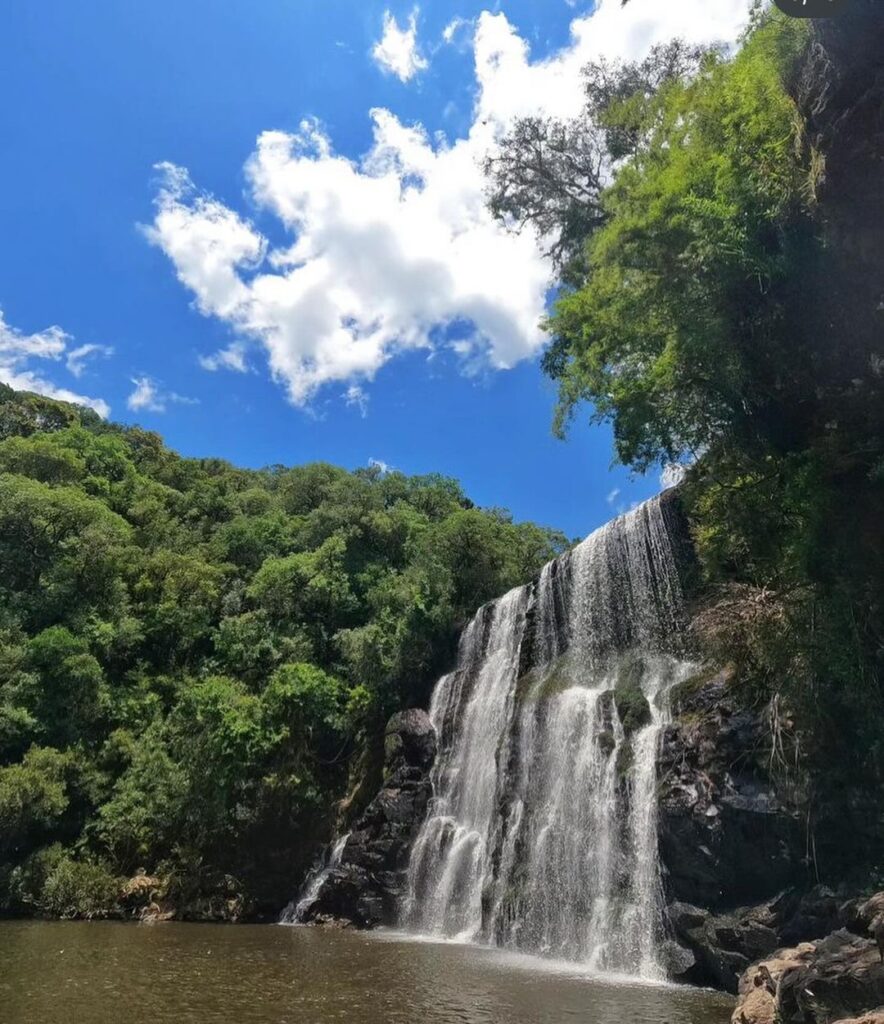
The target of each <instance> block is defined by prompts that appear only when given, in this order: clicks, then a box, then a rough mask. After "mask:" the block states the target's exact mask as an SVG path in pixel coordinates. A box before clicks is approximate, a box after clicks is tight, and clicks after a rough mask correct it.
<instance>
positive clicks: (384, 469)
mask: <svg viewBox="0 0 884 1024" xmlns="http://www.w3.org/2000/svg"><path fill="white" fill-rule="evenodd" d="M368 465H369V467H370V468H372V469H377V470H379V471H380V473H381V476H386V475H387V473H392V472H393V468H394V467H393V466H391V465H390V463H389V462H384V460H383V459H369V460H368Z"/></svg>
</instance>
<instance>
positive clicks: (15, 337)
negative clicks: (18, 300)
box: [0, 310, 110, 419]
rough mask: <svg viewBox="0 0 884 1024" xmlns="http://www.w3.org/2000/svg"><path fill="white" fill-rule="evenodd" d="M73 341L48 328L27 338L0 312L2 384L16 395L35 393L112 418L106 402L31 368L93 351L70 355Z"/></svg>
mask: <svg viewBox="0 0 884 1024" xmlns="http://www.w3.org/2000/svg"><path fill="white" fill-rule="evenodd" d="M71 341H73V338H72V337H71V335H70V334H68V333H67V332H65V331H63V330H62V329H61V328H60V327H57V326H53V327H47V328H46V329H45V330H42V331H37V332H36V333H35V334H24V333H23V332H22V331H20V330H18V329H17V328H15V327H12V326H11V325H10V324H8V323H7V322H6V319H5V317H4V316H3V311H2V310H0V382H2V383H4V384H8V385H9V387H11V388H14V389H15V390H16V391H33V392H34V393H35V394H38V395H44V396H45V397H46V398H56V399H58V400H59V401H62V402H73V403H74V404H76V405H85V406H86V407H87V408H89V409H94V410H95V412H97V413H98V415H99V416H102V417H104V418H105V419H107V417H108V416H109V415H110V406H109V405H108V404H107V402H105V401H104V399H101V398H90V397H88V396H87V395H80V394H77V392H75V391H71V390H70V389H68V388H65V387H59V386H58V385H57V384H54V383H53V382H52V381H50V380H47V379H46V377H45V376H44V375H43V374H42V373H41V372H40V371H38V370H35V369H34V368H33V367H32V366H31V365H30V363H31V361H32V360H35V359H39V360H51V361H53V362H58V361H60V360H61V359H62V358H63V357H65V356H67V358H68V360H70V359H71V358H72V357H75V356H76V353H77V352H81V350H82V349H89V348H92V347H93V346H89V345H81V346H80V348H79V349H72V350H70V351H68V345H69V343H70V342H71ZM96 347H100V346H96ZM81 354H82V352H81ZM74 362H75V364H76V358H74ZM69 368H70V367H69ZM74 376H78V374H76V373H75V374H74Z"/></svg>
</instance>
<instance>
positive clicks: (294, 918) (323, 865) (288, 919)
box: [279, 832, 350, 924]
mask: <svg viewBox="0 0 884 1024" xmlns="http://www.w3.org/2000/svg"><path fill="white" fill-rule="evenodd" d="M349 838H350V833H349V832H348V833H347V834H346V835H343V836H341V837H340V838H339V839H337V840H336V841H335V842H334V843H332V844H330V845H329V846H327V847H326V848H325V850H324V852H323V855H322V857H321V858H320V859H319V862H318V863H317V864H314V866H313V867H312V868H311V870H310V873H309V874H308V875H307V877H306V878H305V879H304V884H303V885H302V886H301V891H300V892H299V893H298V895H297V896H296V897H295V899H293V900H292V902H291V903H289V905H288V906H287V907H286V908H285V910H283V912H282V914H280V917H279V923H280V924H302V923H304V920H305V918H304V912H305V911H306V910H308V909H309V908H310V907H312V906H313V904H314V903H315V902H316V899H317V897H318V896H319V893H320V890H321V889H322V886H323V884H324V882H325V880H326V879H327V878H328V876H329V875H330V874H331V873H332V871H334V869H335V868H336V867H338V865H339V864H340V863H341V857H342V856H343V854H344V847H345V846H346V845H347V840H348V839H349Z"/></svg>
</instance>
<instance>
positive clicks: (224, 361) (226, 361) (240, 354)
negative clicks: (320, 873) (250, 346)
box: [198, 341, 248, 373]
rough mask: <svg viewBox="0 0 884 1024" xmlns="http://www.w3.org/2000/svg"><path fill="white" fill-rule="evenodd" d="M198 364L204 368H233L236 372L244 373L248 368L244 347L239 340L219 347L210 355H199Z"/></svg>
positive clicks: (213, 369) (212, 369)
mask: <svg viewBox="0 0 884 1024" xmlns="http://www.w3.org/2000/svg"><path fill="white" fill-rule="evenodd" d="M198 361H199V364H200V366H201V367H202V368H203V369H204V370H211V371H213V372H214V371H215V370H234V371H236V372H237V373H245V372H246V371H247V370H248V366H247V365H246V347H245V345H243V344H242V343H241V342H237V341H234V342H232V343H231V344H230V345H228V346H227V347H226V348H222V349H219V350H218V351H217V352H215V353H213V354H212V355H210V356H199V358H198Z"/></svg>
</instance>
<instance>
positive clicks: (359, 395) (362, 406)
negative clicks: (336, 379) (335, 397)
mask: <svg viewBox="0 0 884 1024" xmlns="http://www.w3.org/2000/svg"><path fill="white" fill-rule="evenodd" d="M344 401H345V402H346V403H347V405H355V406H356V408H357V409H358V410H359V415H360V416H361V417H362V418H363V419H365V417H366V416H367V415H368V395H367V394H366V393H365V389H364V388H362V387H360V386H359V385H358V384H351V385H350V387H348V388H347V390H346V391H345V392H344Z"/></svg>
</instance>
